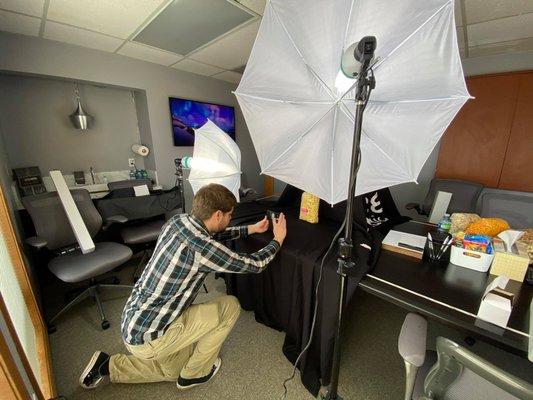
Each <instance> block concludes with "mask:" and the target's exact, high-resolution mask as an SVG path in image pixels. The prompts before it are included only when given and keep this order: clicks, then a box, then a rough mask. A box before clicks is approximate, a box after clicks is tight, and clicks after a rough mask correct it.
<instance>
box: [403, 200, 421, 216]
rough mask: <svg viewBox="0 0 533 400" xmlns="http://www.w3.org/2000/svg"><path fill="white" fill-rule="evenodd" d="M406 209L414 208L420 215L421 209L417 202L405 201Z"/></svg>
mask: <svg viewBox="0 0 533 400" xmlns="http://www.w3.org/2000/svg"><path fill="white" fill-rule="evenodd" d="M405 209H406V210H415V211H416V212H417V213H418V214H420V215H422V214H423V212H422V209H421V208H420V204H418V203H407V204H406V205H405Z"/></svg>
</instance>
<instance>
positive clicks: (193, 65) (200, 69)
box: [172, 58, 224, 76]
mask: <svg viewBox="0 0 533 400" xmlns="http://www.w3.org/2000/svg"><path fill="white" fill-rule="evenodd" d="M172 68H176V69H179V70H182V71H187V72H192V73H194V74H199V75H206V76H211V75H214V74H218V73H219V72H222V71H224V70H223V69H221V68H218V67H213V66H212V65H207V64H204V63H201V62H198V61H194V60H191V59H189V58H187V59H184V60H181V61H179V62H178V63H177V64H174V65H173V66H172Z"/></svg>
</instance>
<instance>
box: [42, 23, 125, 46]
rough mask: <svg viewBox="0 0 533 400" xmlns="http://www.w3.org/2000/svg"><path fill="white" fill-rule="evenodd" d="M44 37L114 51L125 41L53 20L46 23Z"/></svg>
mask: <svg viewBox="0 0 533 400" xmlns="http://www.w3.org/2000/svg"><path fill="white" fill-rule="evenodd" d="M43 37H45V38H46V39H51V40H57V41H59V42H65V43H70V44H75V45H78V46H84V47H89V48H91V49H97V50H103V51H109V52H114V51H115V50H116V49H118V48H119V47H120V45H121V44H122V43H124V41H123V40H122V39H117V38H114V37H111V36H107V35H102V34H101V33H95V32H91V31H87V30H85V29H81V28H76V27H73V26H68V25H63V24H58V23H57V22H52V21H48V22H47V23H46V25H45V28H44V34H43Z"/></svg>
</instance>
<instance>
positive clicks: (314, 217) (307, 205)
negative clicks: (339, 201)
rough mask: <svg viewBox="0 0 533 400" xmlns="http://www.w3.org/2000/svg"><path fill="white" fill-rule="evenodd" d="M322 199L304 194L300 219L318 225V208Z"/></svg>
mask: <svg viewBox="0 0 533 400" xmlns="http://www.w3.org/2000/svg"><path fill="white" fill-rule="evenodd" d="M319 205H320V199H319V198H318V197H317V196H314V195H312V194H311V193H307V192H303V193H302V201H301V203H300V219H301V220H303V221H307V222H309V223H311V224H317V223H318V207H319Z"/></svg>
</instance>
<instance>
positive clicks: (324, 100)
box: [235, 0, 470, 204]
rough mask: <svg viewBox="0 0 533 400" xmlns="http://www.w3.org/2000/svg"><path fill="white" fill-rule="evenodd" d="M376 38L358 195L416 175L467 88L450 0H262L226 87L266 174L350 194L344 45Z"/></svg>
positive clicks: (350, 123)
mask: <svg viewBox="0 0 533 400" xmlns="http://www.w3.org/2000/svg"><path fill="white" fill-rule="evenodd" d="M364 36H375V37H376V39H377V49H376V54H375V55H376V57H375V63H374V65H373V71H374V75H375V79H376V88H375V89H374V90H373V92H372V94H371V96H370V100H369V102H368V104H367V107H366V110H365V114H364V119H363V127H362V137H361V167H360V169H359V173H358V175H357V185H356V195H358V194H362V193H367V192H370V191H374V190H378V189H381V188H384V187H390V186H393V185H397V184H400V183H404V182H413V181H416V179H417V177H418V174H419V173H420V170H421V169H422V167H423V165H424V163H425V161H426V159H427V158H428V156H429V154H430V153H431V151H432V150H433V148H434V147H435V145H436V144H437V143H438V141H439V139H440V138H441V136H442V134H443V133H444V131H445V129H446V128H447V127H448V125H449V123H450V122H451V121H452V119H453V118H454V116H455V115H456V113H457V112H458V111H459V109H460V108H461V107H462V105H463V104H464V103H465V102H466V101H467V99H468V98H469V97H470V96H469V94H468V91H467V89H466V85H465V82H464V76H463V70H462V67H461V60H460V57H459V49H458V46H457V38H456V30H455V22H454V3H453V0H423V1H421V0H395V1H391V0H357V1H355V0H305V1H303V0H301V1H298V0H270V1H269V2H268V4H267V6H266V9H265V13H264V16H263V20H262V22H261V27H260V29H259V32H258V35H257V38H256V41H255V44H254V47H253V50H252V53H251V55H250V59H249V61H248V64H247V67H246V70H245V72H244V75H243V77H242V79H241V82H240V84H239V87H238V88H237V90H236V92H235V94H236V96H237V99H238V101H239V104H240V106H241V108H242V110H243V113H244V117H245V119H246V123H247V125H248V128H249V131H250V134H251V137H252V141H253V143H254V147H255V150H256V152H257V155H258V158H259V163H260V165H261V170H262V172H263V173H264V174H267V175H270V176H272V177H274V178H277V179H280V180H282V181H284V182H286V183H289V184H291V185H294V186H296V187H298V188H300V189H303V190H306V191H308V192H310V193H313V194H315V195H317V196H318V197H320V198H322V199H324V200H326V201H327V202H329V203H331V204H335V203H338V202H340V201H342V200H345V199H346V197H347V193H348V180H349V175H350V159H351V153H352V144H353V132H354V110H355V100H354V90H353V87H354V85H355V79H349V78H346V77H344V76H343V75H342V73H340V66H341V58H342V56H343V54H344V52H345V50H346V49H348V47H350V45H352V44H353V43H355V42H357V41H359V40H360V39H361V38H362V37H364Z"/></svg>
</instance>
